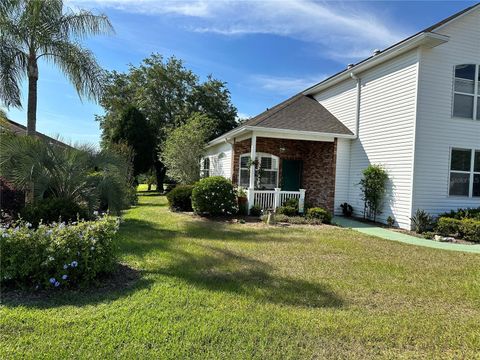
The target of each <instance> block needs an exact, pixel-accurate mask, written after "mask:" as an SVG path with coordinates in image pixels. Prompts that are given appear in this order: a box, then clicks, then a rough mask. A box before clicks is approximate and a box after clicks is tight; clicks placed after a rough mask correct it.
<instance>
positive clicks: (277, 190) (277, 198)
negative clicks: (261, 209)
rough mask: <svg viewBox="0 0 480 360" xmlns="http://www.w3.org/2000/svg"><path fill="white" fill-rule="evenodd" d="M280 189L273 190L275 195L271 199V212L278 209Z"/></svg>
mask: <svg viewBox="0 0 480 360" xmlns="http://www.w3.org/2000/svg"><path fill="white" fill-rule="evenodd" d="M280 191H281V189H280V188H275V194H274V197H273V211H277V208H278V207H280V205H281V204H280Z"/></svg>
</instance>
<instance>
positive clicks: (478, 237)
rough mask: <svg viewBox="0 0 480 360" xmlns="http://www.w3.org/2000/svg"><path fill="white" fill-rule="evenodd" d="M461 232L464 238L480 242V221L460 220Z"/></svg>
mask: <svg viewBox="0 0 480 360" xmlns="http://www.w3.org/2000/svg"><path fill="white" fill-rule="evenodd" d="M460 234H461V235H462V237H463V239H464V240H468V241H474V242H480V221H479V220H475V219H463V220H460Z"/></svg>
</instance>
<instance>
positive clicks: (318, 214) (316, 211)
mask: <svg viewBox="0 0 480 360" xmlns="http://www.w3.org/2000/svg"><path fill="white" fill-rule="evenodd" d="M307 218H308V219H317V220H320V221H321V222H322V223H324V224H330V222H331V221H332V215H331V214H330V212H328V211H327V210H325V209H322V208H319V207H314V208H310V209H308V210H307Z"/></svg>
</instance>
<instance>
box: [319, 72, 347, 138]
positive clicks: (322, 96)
mask: <svg viewBox="0 0 480 360" xmlns="http://www.w3.org/2000/svg"><path fill="white" fill-rule="evenodd" d="M315 99H316V100H317V101H318V102H319V103H320V104H322V105H323V106H324V107H325V108H326V109H328V111H330V112H331V113H332V114H333V115H334V116H335V117H336V118H337V119H338V120H340V121H341V122H342V123H343V124H344V125H345V126H346V127H347V128H348V129H349V130H350V131H351V132H352V133H355V132H356V129H355V125H356V109H357V82H356V81H354V80H353V79H350V80H345V81H343V82H341V83H340V84H338V85H335V86H333V87H331V88H330V89H327V90H325V91H322V92H321V93H319V94H317V95H315Z"/></svg>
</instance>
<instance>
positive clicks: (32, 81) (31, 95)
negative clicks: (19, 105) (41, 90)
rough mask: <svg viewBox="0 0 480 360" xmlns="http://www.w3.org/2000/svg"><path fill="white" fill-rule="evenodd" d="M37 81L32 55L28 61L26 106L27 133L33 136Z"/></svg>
mask: <svg viewBox="0 0 480 360" xmlns="http://www.w3.org/2000/svg"><path fill="white" fill-rule="evenodd" d="M37 81H38V65H37V60H36V59H35V58H34V57H32V56H31V57H30V58H29V61H28V108H27V135H29V136H35V134H36V127H37Z"/></svg>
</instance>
